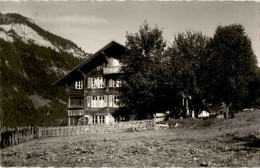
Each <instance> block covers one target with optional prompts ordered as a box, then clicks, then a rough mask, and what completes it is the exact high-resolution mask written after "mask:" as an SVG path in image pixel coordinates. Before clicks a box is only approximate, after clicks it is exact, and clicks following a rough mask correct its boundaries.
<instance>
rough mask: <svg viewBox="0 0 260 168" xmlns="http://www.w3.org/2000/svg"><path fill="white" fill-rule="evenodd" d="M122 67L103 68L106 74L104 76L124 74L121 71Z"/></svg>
mask: <svg viewBox="0 0 260 168" xmlns="http://www.w3.org/2000/svg"><path fill="white" fill-rule="evenodd" d="M121 67H122V66H116V67H107V68H103V73H104V75H109V74H118V73H122V71H121V70H120V69H121Z"/></svg>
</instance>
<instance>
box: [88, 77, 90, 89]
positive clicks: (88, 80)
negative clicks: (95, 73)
mask: <svg viewBox="0 0 260 168" xmlns="http://www.w3.org/2000/svg"><path fill="white" fill-rule="evenodd" d="M90 86H91V78H88V89H89V88H90Z"/></svg>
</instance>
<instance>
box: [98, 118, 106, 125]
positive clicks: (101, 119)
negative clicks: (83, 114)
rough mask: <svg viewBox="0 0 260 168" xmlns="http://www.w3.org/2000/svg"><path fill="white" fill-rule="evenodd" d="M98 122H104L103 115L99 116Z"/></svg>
mask: <svg viewBox="0 0 260 168" xmlns="http://www.w3.org/2000/svg"><path fill="white" fill-rule="evenodd" d="M99 122H100V123H101V124H104V123H105V116H99Z"/></svg>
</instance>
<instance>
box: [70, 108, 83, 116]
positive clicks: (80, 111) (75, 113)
mask: <svg viewBox="0 0 260 168" xmlns="http://www.w3.org/2000/svg"><path fill="white" fill-rule="evenodd" d="M84 114H85V113H84V109H69V110H68V116H69V117H71V116H84Z"/></svg>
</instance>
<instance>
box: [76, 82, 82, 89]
mask: <svg viewBox="0 0 260 168" xmlns="http://www.w3.org/2000/svg"><path fill="white" fill-rule="evenodd" d="M75 89H78V90H79V89H83V80H80V81H76V82H75Z"/></svg>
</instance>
